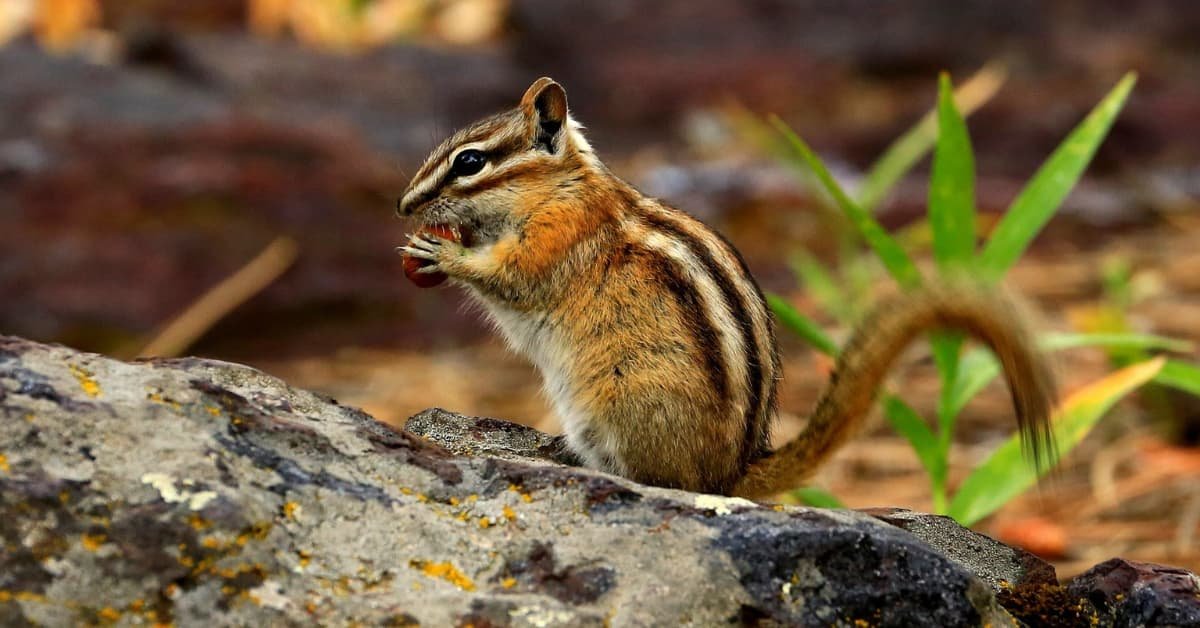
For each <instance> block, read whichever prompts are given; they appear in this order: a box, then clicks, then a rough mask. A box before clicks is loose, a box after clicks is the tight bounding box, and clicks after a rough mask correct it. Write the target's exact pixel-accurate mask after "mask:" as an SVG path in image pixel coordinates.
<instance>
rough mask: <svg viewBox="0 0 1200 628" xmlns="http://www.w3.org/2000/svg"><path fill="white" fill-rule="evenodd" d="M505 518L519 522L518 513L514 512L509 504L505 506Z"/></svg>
mask: <svg viewBox="0 0 1200 628" xmlns="http://www.w3.org/2000/svg"><path fill="white" fill-rule="evenodd" d="M504 518H505V519H508V520H509V521H516V520H517V513H516V511H514V510H513V509H512V507H511V506H509V505H508V504H505V505H504Z"/></svg>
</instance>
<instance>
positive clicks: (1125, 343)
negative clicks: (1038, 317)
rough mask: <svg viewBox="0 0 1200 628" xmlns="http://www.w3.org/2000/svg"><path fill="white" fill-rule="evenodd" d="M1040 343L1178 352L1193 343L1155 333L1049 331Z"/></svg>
mask: <svg viewBox="0 0 1200 628" xmlns="http://www.w3.org/2000/svg"><path fill="white" fill-rule="evenodd" d="M1038 345H1040V346H1041V347H1042V348H1043V349H1045V350H1047V351H1062V350H1063V349H1076V348H1079V347H1103V348H1105V349H1143V350H1148V351H1173V352H1176V353H1188V352H1190V351H1191V350H1192V343H1190V342H1188V341H1187V340H1180V339H1178V338H1170V337H1167V336H1157V335H1154V334H1113V333H1087V334H1079V333H1049V334H1045V335H1043V336H1042V337H1041V338H1039V339H1038Z"/></svg>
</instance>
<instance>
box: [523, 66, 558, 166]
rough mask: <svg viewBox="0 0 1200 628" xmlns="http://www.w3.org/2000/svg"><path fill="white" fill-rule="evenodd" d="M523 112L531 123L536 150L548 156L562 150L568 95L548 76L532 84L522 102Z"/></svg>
mask: <svg viewBox="0 0 1200 628" xmlns="http://www.w3.org/2000/svg"><path fill="white" fill-rule="evenodd" d="M521 109H522V110H523V111H524V112H525V116H526V118H528V120H529V123H530V129H529V130H530V133H531V134H532V135H533V144H534V146H535V147H537V148H540V149H542V150H545V151H546V152H548V153H555V152H558V149H559V148H560V147H561V146H562V142H563V137H564V136H565V133H563V129H564V127H565V126H566V123H567V92H566V91H565V90H563V88H562V85H559V84H558V83H555V82H554V80H553V79H551V78H550V77H548V76H543V77H542V78H540V79H538V80H536V81H534V82H533V85H530V86H529V89H527V90H525V96H524V97H522V98H521Z"/></svg>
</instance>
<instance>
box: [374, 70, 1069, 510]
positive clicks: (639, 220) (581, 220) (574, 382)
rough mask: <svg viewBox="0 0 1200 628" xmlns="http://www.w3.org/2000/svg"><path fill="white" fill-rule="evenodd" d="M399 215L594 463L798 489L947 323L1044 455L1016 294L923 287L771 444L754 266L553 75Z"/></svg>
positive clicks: (446, 162)
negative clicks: (655, 183) (597, 124)
mask: <svg viewBox="0 0 1200 628" xmlns="http://www.w3.org/2000/svg"><path fill="white" fill-rule="evenodd" d="M397 209H398V212H399V213H401V214H403V215H407V216H415V217H416V218H417V219H418V220H419V221H420V223H421V224H422V225H423V226H424V228H423V230H422V231H418V233H417V235H415V236H412V237H411V239H410V240H409V242H408V244H407V245H406V246H403V247H401V250H402V251H403V253H404V254H405V255H408V256H411V257H412V258H415V259H417V260H420V261H421V263H423V264H426V265H425V266H424V267H422V268H420V269H419V270H418V271H416V272H419V273H429V274H444V275H446V276H447V277H449V278H450V279H451V280H452V281H453V282H455V283H457V284H458V285H461V286H463V287H465V288H466V290H467V291H468V292H469V293H470V294H471V296H472V297H473V298H474V299H475V300H476V301H478V302H479V303H481V304H482V305H483V306H484V309H485V310H486V312H487V314H488V316H489V317H490V319H491V321H492V322H493V323H494V324H495V326H496V327H497V328H498V329H499V330H500V332H501V333H502V334H503V336H504V337H505V339H506V340H507V342H508V344H509V346H510V347H511V348H512V349H514V350H515V351H517V352H518V353H521V354H523V355H525V356H527V357H528V358H529V359H530V360H531V361H532V362H533V363H534V364H535V365H536V366H537V368H538V369H539V370H540V372H541V374H542V377H543V383H544V390H545V392H546V394H547V396H548V397H549V399H550V400H551V402H552V403H553V406H554V408H555V410H556V411H557V414H558V416H559V417H560V420H561V422H562V427H563V430H564V432H565V442H566V446H567V447H568V448H569V449H570V451H571V452H572V453H573V454H575V455H576V456H577V457H578V458H579V459H580V460H582V461H583V462H584V464H585V465H586V466H588V467H592V468H595V469H599V470H603V471H606V472H610V473H614V474H617V475H621V476H624V477H627V478H630V479H632V480H635V481H638V482H641V483H644V484H653V485H657V486H664V487H672V488H680V489H686V490H691V491H699V492H707V493H718V494H724V495H734V496H741V497H748V498H767V497H770V496H772V495H776V494H778V493H780V492H783V491H785V490H788V489H791V488H795V487H797V486H799V485H800V484H801V483H802V482H804V480H805V479H806V478H808V477H809V476H810V475H811V474H812V473H813V472H814V471H815V470H816V469H817V468H818V467H820V466H821V465H822V464H823V463H824V462H825V461H826V460H827V459H828V458H829V457H830V455H831V454H832V453H833V452H834V451H836V450H837V449H838V448H839V447H840V446H841V445H842V444H843V443H845V442H846V441H847V440H848V439H849V438H850V437H851V436H852V435H853V434H854V433H855V432H856V431H857V430H858V429H859V428H860V426H861V425H862V424H863V423H864V422H865V419H866V418H867V417H868V415H869V414H870V411H871V409H872V407H873V405H874V401H875V398H876V395H877V392H878V390H879V389H880V387H881V386H882V384H883V380H884V377H885V376H886V374H887V372H888V369H889V368H890V367H891V365H892V364H893V363H894V362H895V361H896V360H897V358H898V357H899V355H900V353H901V352H902V350H903V349H904V348H905V347H906V346H907V345H908V344H909V343H910V342H911V341H912V340H914V339H916V338H918V337H921V336H922V335H924V334H926V333H927V332H929V331H931V330H935V329H950V330H959V331H962V332H965V333H966V334H967V335H969V336H971V337H974V338H976V339H978V340H980V341H982V342H983V343H984V344H986V345H987V346H988V347H990V348H991V350H992V351H993V352H994V353H995V354H996V356H998V358H999V360H1000V362H1001V364H1002V365H1003V368H1004V374H1005V377H1006V379H1007V382H1008V386H1009V389H1010V391H1011V394H1012V399H1013V402H1014V405H1015V407H1016V415H1017V421H1018V424H1019V426H1020V428H1021V431H1022V435H1023V436H1024V437H1025V439H1026V443H1027V444H1029V445H1030V446H1031V449H1032V450H1033V452H1034V455H1035V457H1036V456H1038V455H1039V452H1041V451H1043V450H1044V448H1045V447H1046V446H1048V445H1049V444H1050V440H1049V439H1050V432H1049V423H1048V417H1049V415H1050V411H1051V407H1052V405H1053V402H1054V399H1055V392H1054V383H1053V379H1052V377H1051V373H1050V371H1049V369H1048V367H1047V364H1046V363H1045V362H1044V361H1043V358H1042V357H1041V355H1040V354H1039V353H1038V352H1037V351H1036V350H1035V348H1034V347H1033V345H1032V343H1031V342H1030V340H1029V338H1028V336H1027V334H1026V332H1025V330H1024V329H1023V327H1022V326H1021V325H1019V324H1018V323H1017V321H1018V320H1019V318H1018V317H1017V316H1016V312H1015V311H1014V309H1013V307H1012V306H1011V304H1010V303H1009V301H1008V300H1006V299H1004V298H1002V297H1000V296H998V295H997V294H996V293H994V292H991V291H988V290H985V289H982V288H979V289H976V288H965V287H961V286H960V287H951V286H928V287H925V288H921V289H918V290H916V291H914V292H911V293H909V294H905V295H902V296H898V297H896V298H893V299H891V300H889V301H887V302H885V303H883V304H881V305H879V306H878V307H876V308H875V309H874V311H873V313H872V314H870V315H869V316H868V317H867V318H866V320H864V321H863V322H862V323H861V324H860V325H859V326H858V327H857V330H856V331H855V332H854V333H853V335H852V337H851V339H850V341H849V343H848V344H847V345H846V346H845V348H844V349H843V350H842V352H841V355H840V357H839V358H838V359H837V362H836V366H835V369H834V372H833V376H832V378H831V381H830V383H829V386H828V388H827V389H826V390H825V391H824V394H823V396H822V397H821V399H820V401H819V402H818V404H817V407H816V409H815V411H814V412H813V414H812V416H811V417H810V418H809V420H808V424H807V427H806V428H805V429H804V431H803V432H802V433H801V434H800V435H799V436H798V437H797V438H796V439H795V440H793V441H791V442H789V443H787V444H786V445H784V446H783V447H782V448H780V449H778V450H776V451H774V452H772V451H771V449H770V446H769V442H768V440H769V435H770V429H771V424H772V421H773V420H774V418H775V414H776V399H777V396H776V395H777V393H776V388H777V385H776V384H777V382H778V380H779V379H780V362H779V351H778V348H777V346H776V340H775V332H774V327H773V323H772V320H771V316H770V313H769V311H768V309H767V305H766V302H765V300H764V298H763V294H762V291H761V290H760V289H759V287H758V284H757V283H756V282H755V280H754V278H753V277H751V275H750V272H749V270H748V269H747V267H746V263H745V262H744V261H743V260H742V257H741V255H740V254H739V253H738V252H737V250H736V249H734V247H733V246H732V245H731V244H730V243H729V242H728V241H727V240H725V239H724V238H723V237H722V236H721V235H720V234H718V233H717V232H715V231H714V230H712V229H710V228H709V227H707V226H705V225H704V224H702V223H701V222H700V221H698V220H696V219H695V218H692V217H691V216H689V215H688V214H686V213H684V212H682V211H679V210H677V209H674V208H671V207H668V206H667V205H665V204H663V203H661V202H659V201H657V200H655V199H652V198H648V197H646V196H643V195H642V194H641V193H639V192H638V191H637V190H635V189H634V188H633V187H632V186H630V185H629V184H628V183H626V182H625V181H622V180H621V179H619V178H617V177H616V176H614V175H613V174H612V173H611V172H609V170H608V168H607V167H605V165H604V164H603V163H602V162H601V161H600V159H599V158H598V157H597V156H596V154H595V152H594V151H593V150H592V147H591V146H590V145H589V144H588V142H587V140H586V139H585V138H584V136H583V134H582V133H581V127H580V125H579V124H578V123H577V122H576V121H575V120H574V119H573V118H572V117H571V116H570V115H569V113H568V111H567V96H566V92H565V91H564V90H563V88H562V87H561V86H560V85H559V84H558V83H555V82H554V81H553V80H551V79H549V78H540V79H538V80H537V81H535V82H534V83H533V84H532V85H531V86H530V87H529V89H528V90H527V91H526V92H525V95H524V97H522V98H521V102H520V104H519V105H518V106H517V107H516V108H514V109H511V110H509V111H506V112H503V113H500V114H497V115H494V116H492V117H489V118H485V119H483V120H481V121H479V122H476V123H474V124H472V125H470V126H468V127H466V128H465V129H462V130H460V131H458V132H457V133H455V134H454V135H453V136H452V137H450V138H449V139H447V140H446V141H445V142H443V143H442V144H441V146H439V147H438V148H437V149H435V150H434V151H433V153H432V154H431V155H430V156H429V157H428V159H427V160H426V161H425V163H424V165H423V166H422V167H421V168H420V169H419V170H418V171H417V173H416V175H414V177H413V179H412V181H411V182H410V183H409V185H408V188H407V189H406V190H405V192H404V194H403V196H402V197H401V198H400V200H399V201H398V203H397ZM435 227H436V228H435ZM447 227H450V228H451V229H452V230H453V233H454V234H456V235H461V237H454V236H450V237H447V229H446V228H447Z"/></svg>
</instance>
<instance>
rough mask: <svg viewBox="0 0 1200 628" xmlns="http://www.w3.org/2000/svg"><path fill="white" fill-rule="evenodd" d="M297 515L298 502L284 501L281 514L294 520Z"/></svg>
mask: <svg viewBox="0 0 1200 628" xmlns="http://www.w3.org/2000/svg"><path fill="white" fill-rule="evenodd" d="M299 515H300V504H299V503H297V502H284V503H283V516H284V517H287V518H288V519H291V520H293V521H295V520H296V517H298V516H299Z"/></svg>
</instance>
